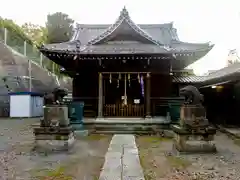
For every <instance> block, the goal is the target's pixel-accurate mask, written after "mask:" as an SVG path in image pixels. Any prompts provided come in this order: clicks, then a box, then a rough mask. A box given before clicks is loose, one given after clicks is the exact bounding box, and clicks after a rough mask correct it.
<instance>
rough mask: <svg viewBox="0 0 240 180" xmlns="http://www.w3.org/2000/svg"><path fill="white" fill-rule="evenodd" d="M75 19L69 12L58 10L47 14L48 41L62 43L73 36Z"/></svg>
mask: <svg viewBox="0 0 240 180" xmlns="http://www.w3.org/2000/svg"><path fill="white" fill-rule="evenodd" d="M73 23H74V20H72V19H71V18H69V16H68V15H67V14H64V13H62V12H56V13H53V14H49V15H48V16H47V23H46V28H47V32H48V36H47V43H61V42H66V41H68V40H69V39H70V38H71V36H72V31H73Z"/></svg>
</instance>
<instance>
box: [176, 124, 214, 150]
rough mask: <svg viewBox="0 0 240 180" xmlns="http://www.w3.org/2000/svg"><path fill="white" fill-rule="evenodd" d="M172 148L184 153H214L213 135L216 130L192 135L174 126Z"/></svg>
mask: <svg viewBox="0 0 240 180" xmlns="http://www.w3.org/2000/svg"><path fill="white" fill-rule="evenodd" d="M174 126H175V127H174V128H173V131H174V141H173V148H174V149H176V150H177V151H179V152H184V153H210V152H216V151H217V149H216V146H215V143H214V135H215V133H216V130H214V129H211V130H210V131H207V130H206V131H204V132H203V131H200V132H195V133H192V132H190V131H187V130H185V129H182V128H181V127H180V126H177V125H174Z"/></svg>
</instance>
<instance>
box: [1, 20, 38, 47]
mask: <svg viewBox="0 0 240 180" xmlns="http://www.w3.org/2000/svg"><path fill="white" fill-rule="evenodd" d="M4 28H6V29H7V30H8V36H7V37H8V38H7V44H8V45H10V46H20V47H23V43H24V41H26V42H27V43H29V44H33V42H32V41H31V39H30V38H29V37H28V36H27V35H26V34H25V33H24V32H23V30H22V28H21V27H20V26H18V25H17V24H15V23H14V22H13V21H12V20H10V19H2V18H0V29H2V30H3V29H4Z"/></svg>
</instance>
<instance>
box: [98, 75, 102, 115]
mask: <svg viewBox="0 0 240 180" xmlns="http://www.w3.org/2000/svg"><path fill="white" fill-rule="evenodd" d="M98 77H99V79H98V118H102V117H103V83H102V73H99V76H98Z"/></svg>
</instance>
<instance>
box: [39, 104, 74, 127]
mask: <svg viewBox="0 0 240 180" xmlns="http://www.w3.org/2000/svg"><path fill="white" fill-rule="evenodd" d="M57 122H58V123H59V126H60V127H66V126H68V125H69V123H70V122H69V119H68V106H66V105H47V106H45V107H44V115H43V120H42V123H41V126H42V127H49V126H50V125H51V123H52V124H55V123H57Z"/></svg>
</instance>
